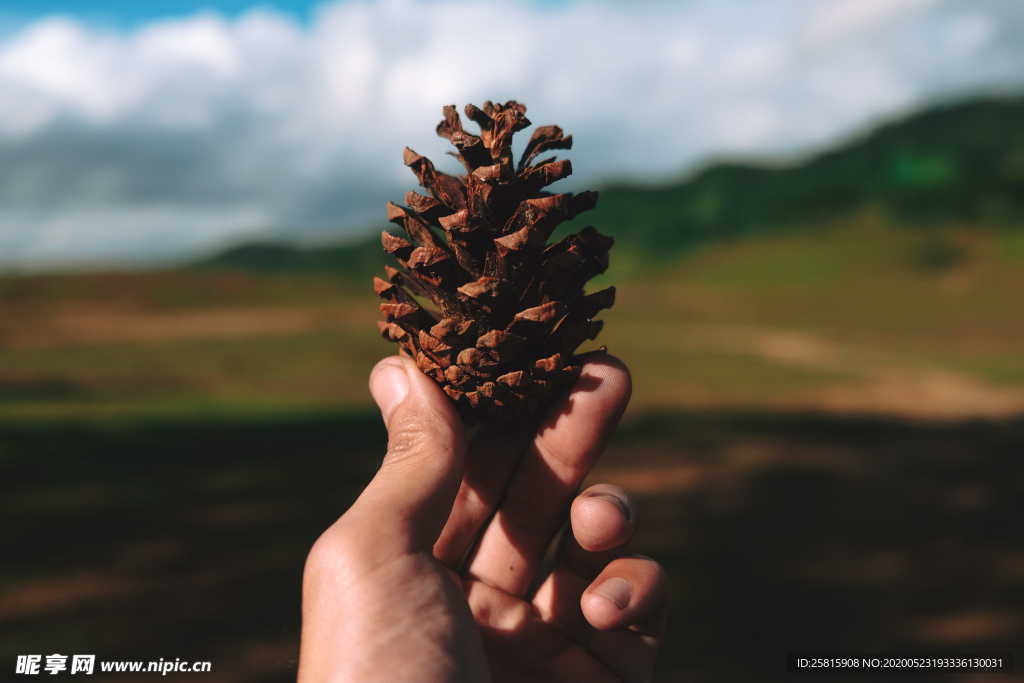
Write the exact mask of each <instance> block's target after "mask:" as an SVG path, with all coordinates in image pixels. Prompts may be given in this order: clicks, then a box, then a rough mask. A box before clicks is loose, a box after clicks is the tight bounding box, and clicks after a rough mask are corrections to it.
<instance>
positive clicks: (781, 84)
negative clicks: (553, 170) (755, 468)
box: [0, 0, 1024, 268]
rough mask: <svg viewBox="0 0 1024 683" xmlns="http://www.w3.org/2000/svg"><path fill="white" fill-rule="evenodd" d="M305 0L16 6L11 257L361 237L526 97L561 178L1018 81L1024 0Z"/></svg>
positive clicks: (820, 135) (1, 63) (131, 257)
mask: <svg viewBox="0 0 1024 683" xmlns="http://www.w3.org/2000/svg"><path fill="white" fill-rule="evenodd" d="M67 7H72V8H74V12H72V13H68V12H65V11H62V10H64V9H65V8H67ZM312 7H313V3H309V2H283V1H282V2H276V3H273V4H266V3H264V4H249V3H246V2H243V1H230V2H228V1H222V2H217V3H185V2H170V1H169V0H156V1H154V2H120V3H111V2H108V3H90V2H74V3H55V2H47V1H46V0H42V1H36V2H26V1H16V2H10V1H8V2H6V3H4V5H3V9H0V268H5V267H6V268H44V267H52V266H56V265H67V264H87V265H88V264H92V265H103V264H110V263H114V264H118V263H136V262H155V261H166V260H174V259H183V258H189V257H192V256H194V255H196V254H199V253H202V252H204V251H206V250H210V249H214V248H217V247H218V246H220V245H224V244H228V243H230V242H232V241H235V240H240V239H247V238H252V237H272V238H285V239H292V240H299V241H303V240H306V241H308V240H318V239H328V238H339V237H345V236H354V235H357V234H360V231H361V230H365V229H366V228H368V227H369V226H372V225H374V224H376V225H380V224H381V223H383V220H382V218H383V216H382V214H383V210H382V207H383V204H384V202H385V201H386V200H387V199H394V198H396V197H401V195H402V193H403V192H404V191H405V190H406V189H411V187H412V186H413V184H414V180H413V178H412V176H411V175H410V174H409V172H408V169H406V168H404V167H403V166H402V164H401V153H402V148H403V147H404V146H405V145H409V146H411V147H413V148H415V149H416V150H417V151H419V152H421V153H423V154H426V155H428V156H431V157H432V158H434V159H435V160H437V162H438V163H439V165H441V166H442V167H444V165H445V164H446V163H447V162H446V161H445V159H444V156H443V153H444V151H445V149H446V147H445V143H444V142H443V141H442V140H439V139H438V138H437V137H436V136H434V134H433V127H434V124H435V123H436V120H437V119H438V118H439V113H440V108H441V106H442V105H444V104H451V103H456V104H459V105H462V104H465V103H466V102H480V101H482V100H484V99H494V100H504V99H512V98H515V99H518V100H520V101H523V102H525V103H526V104H527V105H528V106H529V115H530V118H531V120H533V121H534V123H536V124H545V123H558V124H560V125H562V126H563V128H565V129H566V130H567V131H568V132H571V133H573V135H574V138H575V141H576V147H575V149H573V150H572V152H571V154H570V155H569V156H570V157H571V158H572V160H573V165H574V168H575V169H576V171H575V174H574V177H573V178H572V179H569V180H566V181H562V184H564V185H566V186H567V189H572V188H574V187H577V188H578V187H582V186H588V185H593V184H600V183H601V182H604V181H606V180H609V179H628V180H636V181H655V182H656V181H662V180H664V179H666V178H670V177H678V176H679V175H680V174H682V173H684V172H686V171H687V170H688V169H692V168H694V167H695V166H696V165H699V164H701V163H704V162H705V161H706V160H708V159H710V158H716V157H721V156H736V155H739V156H745V157H750V156H765V155H780V154H781V155H794V154H801V153H805V152H808V151H811V150H815V149H820V148H822V147H824V146H827V145H830V144H834V143H835V141H836V140H837V139H840V138H842V137H844V136H847V135H849V134H851V133H852V132H856V131H859V130H862V129H864V128H865V127H867V126H870V125H872V124H873V123H875V122H877V121H879V120H882V119H886V118H891V117H894V116H899V115H902V114H904V113H906V112H909V111H912V110H914V109H917V108H920V107H922V106H925V105H927V104H929V103H931V102H934V101H936V100H942V99H950V98H955V97H961V96H965V95H969V94H975V93H988V92H1005V91H1020V90H1021V89H1022V87H1024V4H1022V3H1021V2H1020V0H969V1H968V0H773V1H772V2H764V1H763V0H691V1H689V2H644V3H628V4H621V3H612V2H600V1H597V0H576V1H574V2H556V3H540V2H525V1H520V2H517V1H515V0H507V1H504V2H480V1H478V0H430V2H424V1H419V0H381V1H380V2H373V1H370V0H344V1H340V2H327V3H322V4H318V5H316V6H315V9H312V10H311V8H312ZM211 10H213V11H211ZM55 11H56V13H55ZM476 27H479V28H476Z"/></svg>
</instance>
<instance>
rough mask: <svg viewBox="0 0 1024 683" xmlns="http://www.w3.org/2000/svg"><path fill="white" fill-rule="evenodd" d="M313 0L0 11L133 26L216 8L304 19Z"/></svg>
mask: <svg viewBox="0 0 1024 683" xmlns="http://www.w3.org/2000/svg"><path fill="white" fill-rule="evenodd" d="M317 4H318V3H317V2H315V1H314V0H278V1H276V2H263V3H254V2H250V1H249V0H217V1H216V2H192V1H190V0H122V1H121V2H95V1H93V0H75V1H74V2H66V1H65V2H59V1H58V0H6V1H5V2H4V3H3V7H2V9H0V14H3V15H6V16H7V17H8V19H9V20H17V21H19V22H24V21H31V20H33V19H39V18H41V17H44V16H47V15H51V14H70V15H73V16H76V17H81V18H83V19H86V20H88V21H90V22H93V23H100V24H110V25H113V26H118V27H120V28H131V27H134V26H138V25H139V24H143V23H146V22H148V21H153V20H154V19H161V18H165V17H174V16H182V15H188V14H194V13H196V12H204V11H214V12H218V13H220V14H223V15H225V16H228V17H235V16H238V15H239V14H242V13H243V12H246V11H248V10H251V9H253V8H254V7H264V8H270V9H275V10H278V11H281V12H283V13H287V14H289V15H292V16H294V17H297V18H299V19H302V20H304V21H305V20H308V19H309V18H310V15H311V13H312V10H313V8H314V7H315V6H316V5H317Z"/></svg>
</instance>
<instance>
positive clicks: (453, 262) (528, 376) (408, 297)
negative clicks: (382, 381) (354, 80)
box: [373, 101, 615, 422]
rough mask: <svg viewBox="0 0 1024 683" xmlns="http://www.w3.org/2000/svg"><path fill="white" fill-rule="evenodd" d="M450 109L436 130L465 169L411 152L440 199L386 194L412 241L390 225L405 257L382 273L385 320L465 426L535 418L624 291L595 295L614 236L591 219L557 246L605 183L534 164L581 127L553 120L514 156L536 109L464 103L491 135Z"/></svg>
mask: <svg viewBox="0 0 1024 683" xmlns="http://www.w3.org/2000/svg"><path fill="white" fill-rule="evenodd" d="M442 111H443V114H444V120H442V121H441V123H439V124H438V126H437V134H438V135H440V136H441V137H444V138H447V139H448V140H449V141H450V142H451V143H452V144H453V145H454V146H455V148H456V149H457V150H458V152H457V153H455V152H449V154H451V155H452V156H454V157H455V158H456V159H458V160H459V161H460V162H461V163H462V165H463V166H464V167H465V168H466V173H465V175H459V176H453V175H448V174H446V173H442V172H440V171H438V170H436V169H435V168H434V165H433V164H432V163H431V162H430V160H429V159H427V158H426V157H422V156H420V155H419V154H417V153H416V152H414V151H412V150H411V149H409V148H406V149H405V165H406V166H408V167H410V168H411V169H412V170H413V172H414V173H415V174H416V177H417V178H418V179H419V182H420V185H422V186H423V187H425V188H426V189H427V190H429V192H430V196H429V197H427V196H424V195H422V194H418V193H416V192H409V193H407V194H406V195H405V204H406V206H399V205H397V204H393V203H391V202H389V203H388V219H389V220H390V221H391V222H393V223H397V224H398V225H401V226H402V227H403V228H404V230H405V234H406V235H407V237H408V239H406V238H404V237H400V236H398V235H394V234H391V233H389V232H384V233H383V234H382V235H381V242H382V243H383V245H384V250H385V251H386V252H387V253H389V254H391V255H392V256H394V257H395V259H396V260H397V261H398V263H399V264H400V265H401V266H402V267H401V268H392V267H390V266H385V270H386V272H387V279H386V280H383V279H381V278H374V283H373V284H374V291H375V292H376V293H377V295H378V296H380V297H381V298H382V299H383V300H384V301H383V302H382V303H381V305H380V310H381V312H382V313H383V315H384V319H383V320H381V321H380V322H378V327H379V328H380V331H381V334H382V335H383V336H384V337H385V338H387V339H390V340H391V341H394V342H397V343H398V345H399V347H400V349H401V352H402V353H404V354H405V355H408V356H411V357H412V358H414V359H415V360H416V364H417V365H418V366H419V368H420V370H422V371H423V372H424V373H426V374H427V375H429V376H430V377H432V378H433V379H434V380H435V381H436V382H437V383H438V384H440V385H441V387H442V388H443V389H444V391H445V393H447V394H448V396H450V397H451V399H452V400H453V401H454V402H455V404H456V406H457V407H458V409H459V412H460V414H462V416H463V418H465V419H466V420H467V422H474V421H477V420H485V421H503V420H514V419H519V418H523V417H529V416H532V415H535V414H536V413H538V412H539V411H540V410H542V409H543V408H544V407H545V406H546V405H548V404H549V403H550V402H551V400H552V399H553V398H554V397H555V396H556V395H557V394H559V393H561V392H562V391H564V390H565V388H566V387H567V386H568V385H570V384H571V383H572V382H573V381H574V380H575V378H576V376H577V375H578V373H579V369H580V364H581V359H580V357H579V356H575V355H574V353H575V351H576V349H577V347H578V346H579V345H580V344H581V343H582V342H584V341H585V340H587V339H593V338H595V337H596V336H597V334H598V332H600V330H601V326H602V324H603V323H602V322H601V321H595V320H593V318H594V316H595V315H597V313H598V311H600V310H601V309H604V308H609V307H610V306H611V305H612V304H613V302H614V300H615V288H614V287H609V288H607V289H603V290H601V291H598V292H595V293H593V294H588V295H585V294H584V292H583V285H584V284H585V283H586V282H587V281H588V280H589V279H590V278H592V277H593V276H594V275H597V274H598V273H601V272H603V271H604V270H605V268H607V267H608V250H609V249H610V248H611V245H612V239H611V238H610V237H606V236H605V235H602V234H600V233H599V232H597V230H595V229H594V228H593V227H591V226H588V227H586V228H584V229H583V230H582V231H581V232H579V233H577V234H574V235H570V236H568V237H566V238H565V239H563V240H561V241H559V242H556V243H554V244H550V245H549V244H548V243H547V242H548V238H549V237H550V236H551V233H552V232H553V231H554V229H555V227H556V226H558V224H559V223H561V222H562V221H565V220H568V219H571V218H573V217H574V216H576V215H577V214H578V213H580V212H582V211H586V210H588V209H591V208H593V207H594V205H595V204H596V203H597V193H596V192H582V193H580V194H576V195H573V194H571V193H566V194H552V193H550V192H544V191H543V188H544V187H545V186H547V185H549V184H550V183H553V182H554V181H556V180H559V179H561V178H565V177H566V176H568V175H569V174H570V173H572V165H571V164H570V163H569V161H556V160H555V157H549V158H547V159H543V160H541V161H536V162H535V161H534V160H535V159H536V157H537V155H538V154H540V153H542V152H545V151H547V150H550V149H570V148H571V147H572V136H571V135H570V136H565V135H563V133H562V129H561V128H559V127H558V126H541V127H540V128H538V129H537V130H535V131H534V133H533V137H531V138H530V141H529V143H528V144H527V145H526V149H525V151H524V153H523V156H522V158H521V159H520V160H519V163H518V165H515V166H513V160H512V149H511V146H512V135H513V134H514V133H515V132H516V131H519V130H522V129H523V128H526V127H527V126H529V125H530V121H529V120H528V119H527V118H526V116H525V114H526V107H525V106H524V105H522V104H519V103H518V102H515V101H509V102H506V103H505V104H504V105H502V104H493V103H491V102H489V101H488V102H485V103H484V106H483V108H482V109H480V108H477V107H475V106H474V105H472V104H469V105H466V108H465V112H466V116H467V117H468V118H470V119H472V120H473V121H474V122H476V123H477V124H478V125H479V127H480V134H479V135H473V134H472V133H470V132H468V131H466V130H464V129H463V127H462V121H461V120H460V119H459V114H458V112H456V111H455V106H454V105H451V106H447V107H444V108H443V110H442ZM428 301H429V302H432V304H433V306H434V307H436V309H432V308H428V304H427V302H428Z"/></svg>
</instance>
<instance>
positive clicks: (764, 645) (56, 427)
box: [0, 412, 1024, 683]
mask: <svg viewBox="0 0 1024 683" xmlns="http://www.w3.org/2000/svg"><path fill="white" fill-rule="evenodd" d="M378 422H379V419H378V418H377V417H376V416H373V415H371V414H366V415H364V416H359V415H356V416H352V415H349V416H345V415H329V416H323V417H320V418H315V419H314V418H309V419H299V418H293V419H250V420H239V421H235V422H222V423H217V424H213V423H210V422H208V421H206V422H204V421H198V422H188V421H163V422H159V421H157V422H138V423H110V424H106V425H104V424H97V423H94V422H93V423H78V424H77V425H76V424H74V423H68V422H64V423H60V424H55V423H45V422H36V423H32V424H29V423H24V422H22V423H17V424H14V423H3V424H2V425H0V448H2V451H0V452H2V454H3V458H2V460H0V481H2V482H3V484H2V486H3V495H4V499H5V504H6V506H7V509H8V514H9V515H11V517H10V518H11V519H14V520H16V523H15V524H7V525H5V526H4V529H3V536H4V547H5V548H7V549H8V553H7V555H6V557H5V562H4V566H3V576H4V584H3V585H4V590H3V593H2V597H0V642H3V645H4V650H5V651H8V652H47V653H48V652H67V651H72V652H80V651H85V652H96V653H99V654H101V655H104V656H107V657H110V658H118V657H125V658H135V657H139V658H143V657H149V656H152V658H159V657H165V658H173V657H176V656H181V657H188V658H193V659H207V658H208V659H210V660H212V661H213V662H214V671H215V672H216V675H215V680H218V681H227V682H231V681H239V682H241V681H248V682H259V681H285V680H289V679H291V678H292V677H293V676H294V667H295V656H296V648H297V634H298V625H299V621H298V600H299V578H300V572H301V567H302V562H303V558H304V555H305V551H306V549H307V548H308V547H309V545H310V544H311V543H312V541H313V540H314V539H315V537H316V536H317V535H318V533H319V532H320V530H322V529H323V528H324V527H325V526H326V525H327V524H329V523H330V522H331V521H332V520H333V519H334V518H335V517H336V516H337V515H338V514H339V513H340V512H341V511H342V510H343V509H344V508H345V507H346V506H347V504H348V503H349V502H350V501H351V500H352V499H353V497H354V495H355V494H356V492H357V491H358V490H359V489H360V487H361V486H362V485H363V484H364V483H365V482H366V481H367V480H368V478H369V477H370V476H371V475H372V472H373V470H374V468H375V467H376V465H377V461H378V457H379V453H380V451H381V447H382V444H383V434H382V431H381V428H380V427H379V424H378ZM1021 452H1024V422H1021V421H1019V420H1016V421H1012V420H1011V421H982V420H972V421H958V422H945V423H937V422H920V421H913V420H908V419H897V418H878V417H849V416H847V417H840V416H835V415H827V414H822V413H788V414H786V413H774V414H773V413H750V414H743V413H704V414H700V413H684V412H676V413H670V414H662V415H650V414H648V415H646V416H643V415H638V416H637V417H635V418H632V419H627V422H626V424H625V425H624V427H623V429H622V430H620V432H619V434H618V436H617V437H616V439H615V441H614V443H613V445H612V447H611V449H610V451H609V453H608V454H607V456H606V457H605V458H604V459H603V460H602V462H601V464H600V465H599V468H598V470H597V471H596V472H595V473H594V474H593V475H592V477H591V479H592V480H593V481H598V480H600V481H613V482H618V483H621V484H623V485H624V486H626V487H627V488H629V489H630V490H631V491H632V492H633V493H634V494H635V495H636V497H637V499H638V504H639V516H640V527H639V528H640V531H639V534H638V537H637V538H636V540H635V543H634V550H635V551H636V552H641V553H644V554H649V555H652V556H654V557H657V558H658V559H659V560H661V561H662V562H663V563H664V564H665V566H666V567H667V569H668V571H669V575H670V577H671V580H672V601H673V602H672V605H673V607H672V615H671V621H670V632H669V635H668V637H667V643H666V647H665V649H664V652H663V654H662V657H661V661H660V668H659V676H658V678H657V680H659V681H699V682H703V681H739V680H751V681H753V680H757V681H770V680H787V679H788V677H787V675H786V674H785V657H786V654H787V653H788V652H791V651H795V650H832V649H843V650H850V651H853V650H867V651H878V650H886V651H900V650H903V651H911V650H912V651H918V652H919V651H923V650H925V651H932V650H943V651H949V650H955V651H965V650H966V651H976V650H984V651H1004V652H1013V653H1014V654H1016V656H1017V657H1018V661H1019V658H1020V656H1021V655H1022V654H1024V652H1022V651H1021V649H1020V647H1021V643H1024V620H1022V617H1021V615H1022V614H1024V547H1022V546H1021V543H1020V540H1021V536H1020V529H1021V528H1022V521H1024V519H1022V516H1021V512H1020V506H1019V501H1020V500H1021V497H1022V495H1024V461H1021V459H1020V454H1021ZM97 680H100V679H99V678H97ZM166 680H176V679H174V678H173V677H171V676H168V677H167V679H166ZM180 680H183V681H184V680H186V678H184V677H182V678H180ZM916 680H924V679H921V678H918V679H916ZM942 680H968V679H966V678H964V679H958V678H956V677H944V678H942ZM977 680H984V681H992V682H993V683H994V682H995V681H997V680H1010V679H1009V678H1005V677H1003V678H1001V677H993V676H985V677H981V678H979V679H977Z"/></svg>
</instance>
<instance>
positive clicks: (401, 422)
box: [384, 410, 453, 466]
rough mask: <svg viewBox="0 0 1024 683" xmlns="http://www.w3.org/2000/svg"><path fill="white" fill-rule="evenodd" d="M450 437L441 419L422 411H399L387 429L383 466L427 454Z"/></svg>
mask: <svg viewBox="0 0 1024 683" xmlns="http://www.w3.org/2000/svg"><path fill="white" fill-rule="evenodd" d="M452 440H453V435H452V434H450V433H447V432H446V428H445V426H444V424H443V422H442V421H441V420H440V419H439V418H437V417H434V416H432V415H430V414H428V413H426V412H424V411H418V410H417V411H402V412H400V413H399V414H397V415H395V416H394V418H393V420H392V423H391V424H390V425H389V429H388V450H387V454H386V455H385V457H384V465H388V466H394V465H396V464H399V463H403V462H405V461H407V460H410V459H418V458H422V457H427V456H428V455H429V454H430V453H431V452H432V451H435V450H437V449H439V448H443V447H445V445H446V444H448V443H449V442H451V441H452Z"/></svg>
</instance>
